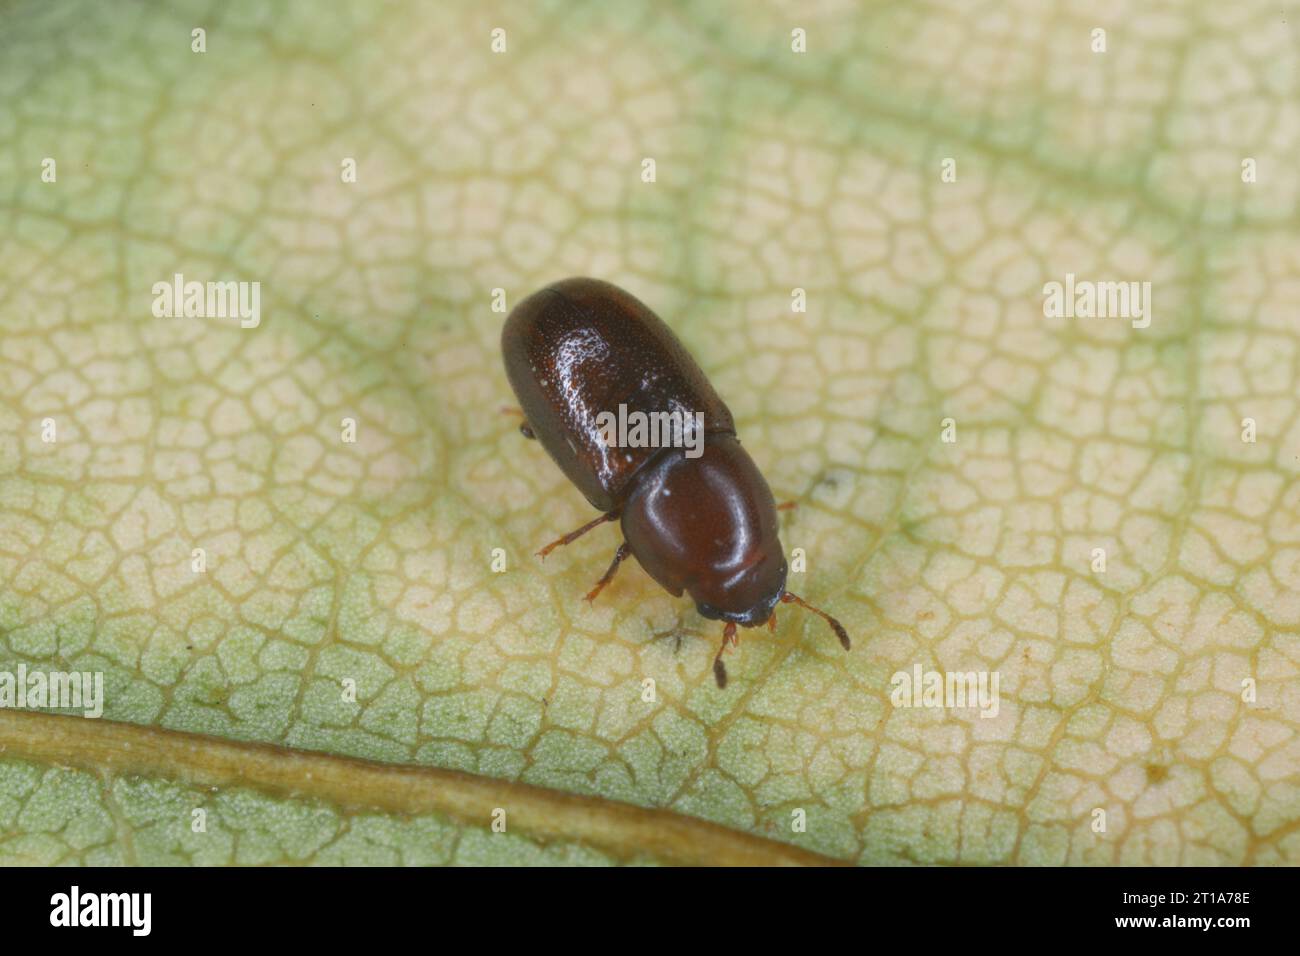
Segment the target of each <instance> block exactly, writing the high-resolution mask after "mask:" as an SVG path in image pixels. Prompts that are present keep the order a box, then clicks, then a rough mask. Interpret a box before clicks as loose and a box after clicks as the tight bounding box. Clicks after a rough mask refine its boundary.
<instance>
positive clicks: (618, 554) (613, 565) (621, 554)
mask: <svg viewBox="0 0 1300 956" xmlns="http://www.w3.org/2000/svg"><path fill="white" fill-rule="evenodd" d="M630 550H631V549H629V548H628V546H627V542H626V541H624V542H623V543H622V544H620V545H619V546H618V550H617V551H615V552H614V560H613V561H611V562H610V563H609V570H608V571H606V572H605V573H604V574H603V575H601V578H600V580H599V581H597V582H596V586H595V587H594V588H592V589H591V590H590V591H588V592H587V603H588V604H590V603H591V602H592V601H594V600H596V595H597V594H599V593H600V592H601V591H603V590H605V585H606V584H608V583H609V582H610V581H612V580H614V572H615V571H617V570H618V566H619V565H620V564H622V563H623V559H624V558H626V557H627V556H628V554H629V553H630Z"/></svg>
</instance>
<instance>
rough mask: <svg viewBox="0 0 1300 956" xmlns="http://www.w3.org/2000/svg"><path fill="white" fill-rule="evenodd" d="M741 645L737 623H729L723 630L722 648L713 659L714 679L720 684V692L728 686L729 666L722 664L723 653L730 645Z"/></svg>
mask: <svg viewBox="0 0 1300 956" xmlns="http://www.w3.org/2000/svg"><path fill="white" fill-rule="evenodd" d="M739 643H740V642H739V639H738V638H737V637H736V622H735V621H728V622H727V626H726V627H724V628H723V629H722V646H721V647H719V648H718V653H717V654H716V655H715V656H714V658H713V679H714V680H715V681H717V682H718V689H719V690H721V689H723V688H724V687H726V686H727V666H726V665H725V664H723V663H722V652H723V651H725V650H726V649H727V645H728V644H733V645H738V644H739Z"/></svg>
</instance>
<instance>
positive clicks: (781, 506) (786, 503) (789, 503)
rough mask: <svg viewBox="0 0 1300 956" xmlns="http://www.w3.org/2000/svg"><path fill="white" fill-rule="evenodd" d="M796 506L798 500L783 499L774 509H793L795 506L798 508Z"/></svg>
mask: <svg viewBox="0 0 1300 956" xmlns="http://www.w3.org/2000/svg"><path fill="white" fill-rule="evenodd" d="M798 507H799V502H797V501H783V502H781V503H780V504H779V505H777V506H776V510H777V511H794V509H795V508H798Z"/></svg>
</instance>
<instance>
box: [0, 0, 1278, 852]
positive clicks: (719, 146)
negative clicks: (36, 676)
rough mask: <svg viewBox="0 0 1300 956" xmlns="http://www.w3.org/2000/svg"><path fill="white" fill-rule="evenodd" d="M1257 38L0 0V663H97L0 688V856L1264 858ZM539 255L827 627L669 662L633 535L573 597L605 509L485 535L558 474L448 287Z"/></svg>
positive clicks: (684, 653) (552, 7)
mask: <svg viewBox="0 0 1300 956" xmlns="http://www.w3.org/2000/svg"><path fill="white" fill-rule="evenodd" d="M1097 26H1102V27H1105V28H1106V29H1107V30H1108V36H1107V40H1108V43H1107V46H1108V49H1107V51H1106V52H1104V53H1098V52H1094V51H1093V48H1092V45H1093V42H1094V41H1093V37H1092V30H1093V29H1094V27H1097ZM199 28H201V29H203V30H204V31H206V32H205V34H204V40H205V45H206V52H194V51H193V49H192V44H193V43H194V39H193V34H192V31H193V30H195V29H199ZM496 28H501V29H503V30H505V31H506V32H505V37H506V49H505V50H504V52H500V53H496V52H493V50H492V31H493V30H494V29H496ZM795 28H801V29H804V30H806V32H807V52H806V53H796V52H794V51H793V50H792V48H791V31H792V30H793V29H795ZM1298 68H1300V54H1298V53H1297V51H1296V49H1295V46H1294V44H1293V42H1292V41H1291V34H1290V27H1288V26H1287V25H1286V23H1285V22H1284V21H1283V19H1282V16H1281V14H1280V13H1278V11H1277V9H1276V7H1274V6H1269V5H1267V4H1263V3H1260V4H1249V3H1248V4H1246V5H1245V6H1242V5H1240V4H1238V5H1235V6H1232V7H1231V8H1228V7H1222V5H1216V4H1212V3H1208V2H1206V3H1199V4H1183V5H1179V6H1176V7H1173V8H1170V9H1168V10H1166V11H1163V12H1155V11H1151V12H1148V11H1145V10H1143V11H1132V12H1130V13H1128V14H1126V15H1125V17H1124V18H1122V19H1120V20H1118V21H1113V22H1106V23H1092V22H1091V21H1089V20H1088V19H1086V18H1080V17H1079V16H1077V15H1074V14H1071V15H1063V14H1062V13H1061V11H1059V10H1057V9H1056V8H1054V7H1047V6H1044V7H1043V8H1042V9H1041V10H1040V9H1036V8H1032V7H1030V8H1025V9H1022V10H1017V12H1016V13H1015V15H1014V16H1013V15H1010V14H1004V13H999V12H997V11H996V10H988V9H984V8H981V9H980V10H978V11H971V10H967V9H966V8H965V7H964V6H962V5H960V4H953V5H952V6H951V8H948V9H944V8H943V7H940V6H935V5H922V6H918V5H911V4H894V3H883V4H878V5H864V6H860V7H858V6H853V7H846V8H844V9H834V8H827V9H826V10H825V11H824V12H819V11H811V10H803V9H797V10H796V9H793V8H790V9H782V8H780V7H778V6H777V5H775V4H770V5H768V4H756V3H753V2H744V3H741V2H733V3H720V4H704V5H685V4H682V5H679V6H668V5H664V4H653V3H648V2H647V3H636V2H620V3H618V4H592V5H589V6H581V7H576V8H575V7H574V5H572V4H568V3H559V2H555V3H549V4H526V5H525V4H508V3H500V4H491V3H490V4H487V5H484V4H441V5H430V4H415V3H411V4H383V5H380V4H373V5H364V4H349V5H347V6H346V8H345V7H344V6H342V5H331V6H329V7H328V8H327V7H324V6H322V5H320V4H311V3H306V2H302V3H290V4H276V5H266V4H260V3H254V2H231V3H223V4H221V5H220V6H219V8H214V7H213V6H212V5H210V4H172V5H168V6H167V7H166V8H162V7H154V6H140V7H122V6H120V5H112V6H106V5H103V4H95V3H89V2H85V3H77V2H68V3H60V4H46V3H41V2H18V3H8V4H6V5H4V6H3V8H2V9H0V184H2V185H3V190H0V335H2V337H0V671H7V672H16V671H17V669H18V668H19V667H20V666H21V667H24V668H26V669H27V670H29V671H42V672H50V671H78V672H92V673H93V672H98V673H102V674H103V675H104V709H103V717H102V719H100V720H98V721H96V720H86V719H82V718H81V717H79V716H77V715H76V714H75V713H68V712H62V713H34V712H29V711H19V710H16V709H0V861H4V862H20V863H31V862H39V863H55V862H73V863H92V864H97V863H116V862H131V863H155V864H156V863H186V862H188V863H197V864H224V863H248V864H253V863H257V864H263V863H294V862H303V863H306V862H313V863H339V862H346V863H362V862H365V863H377V862H391V863H416V864H418V863H505V862H511V863H521V862H522V863H556V862H569V863H613V862H631V863H662V862H691V861H711V862H754V861H763V862H781V863H805V862H830V861H845V862H856V863H883V862H888V863H893V862H918V863H1017V864H1035V863H1080V864H1085V863H1086V864H1121V863H1122V864H1144V863H1184V864H1186V863H1226V864H1249V863H1291V864H1294V863H1297V862H1300V826H1297V821H1298V820H1300V735H1298V731H1300V695H1297V694H1296V690H1295V689H1296V686H1297V683H1296V677H1297V664H1298V662H1300V641H1298V640H1297V635H1300V557H1298V556H1300V544H1298V543H1300V481H1297V476H1298V475H1300V425H1298V424H1297V409H1296V403H1297V390H1296V361H1297V346H1298V344H1300V342H1298V336H1297V326H1296V322H1295V315H1296V310H1297V306H1298V305H1300V232H1298V231H1297V229H1296V227H1295V223H1294V215H1293V212H1294V205H1295V200H1296V196H1297V195H1298V194H1300V180H1298V178H1297V177H1298V173H1297V169H1296V167H1295V164H1294V162H1293V159H1294V155H1295V153H1296V137H1297V132H1296V131H1297V130H1300V122H1298V120H1300V115H1298V113H1297V111H1298V110H1300V107H1298V106H1297V104H1296V102H1295V98H1294V96H1292V95H1290V90H1291V83H1290V80H1289V77H1291V76H1292V75H1293V74H1294V73H1295V72H1296V70H1297V69H1298ZM646 158H653V159H654V160H655V169H656V176H655V181H654V182H653V183H648V182H644V181H643V179H642V169H643V165H642V161H643V160H644V159H646ZM1248 158H1250V159H1254V160H1255V161H1256V163H1257V167H1258V181H1256V182H1253V183H1247V182H1243V179H1242V167H1241V164H1242V162H1243V160H1245V159H1248ZM47 159H53V160H54V161H55V167H54V168H55V169H56V171H57V172H56V177H55V178H54V181H50V182H47V181H44V179H43V176H42V173H43V171H44V170H45V169H46V168H47V166H46V164H45V160H47ZM349 159H352V160H355V164H356V170H357V176H356V181H355V182H345V181H344V176H343V175H342V172H343V169H344V164H345V163H346V162H347V160H349ZM947 159H953V160H955V169H956V173H957V178H956V181H955V182H944V181H943V179H942V175H941V174H942V169H943V166H944V162H945V160H947ZM178 273H180V274H183V275H184V276H185V277H186V278H187V279H191V280H199V281H239V282H254V281H255V282H259V283H260V294H261V299H260V309H261V315H260V322H259V323H258V324H257V325H256V327H251V328H241V326H240V323H239V322H238V320H237V319H235V320H232V319H222V318H199V317H191V318H159V317H155V314H154V312H153V304H154V297H155V293H154V291H153V290H154V285H155V283H159V282H163V283H166V282H169V281H171V279H172V277H173V276H174V275H176V274H178ZM1067 273H1074V274H1077V275H1078V276H1079V277H1081V278H1089V279H1094V280H1104V281H1112V280H1113V281H1149V282H1151V284H1152V290H1153V291H1152V298H1151V310H1152V321H1151V323H1150V326H1149V327H1147V328H1134V327H1133V326H1132V324H1131V323H1130V322H1129V321H1128V320H1127V319H1121V318H1096V319H1074V318H1071V319H1059V318H1050V317H1047V316H1046V315H1045V314H1044V309H1043V298H1044V295H1043V286H1044V284H1045V283H1048V282H1052V281H1063V280H1064V277H1065V276H1066V274H1067ZM572 274H591V275H598V276H600V277H602V278H606V279H609V280H611V281H614V282H616V283H618V284H620V285H622V286H624V287H626V288H628V289H629V290H630V291H632V292H633V293H635V294H636V295H638V296H639V297H640V298H642V299H643V300H644V301H645V302H647V303H648V304H650V305H651V306H652V307H653V308H654V309H655V310H656V311H657V312H658V313H659V314H660V315H662V316H663V317H664V318H665V320H666V321H668V322H669V324H670V325H672V326H673V327H674V329H676V330H677V331H678V333H679V335H680V336H681V338H682V339H683V340H684V341H685V342H686V344H687V345H688V346H689V347H690V348H691V349H692V351H693V352H694V353H695V354H696V355H697V356H698V358H699V359H700V361H701V364H702V365H703V366H704V367H705V368H706V370H707V371H708V373H709V374H710V376H711V377H712V379H713V381H714V384H715V385H716V386H717V388H718V390H719V392H720V393H721V394H722V395H723V396H724V397H725V398H726V400H727V402H728V404H729V405H730V407H731V409H732V411H733V412H734V413H735V416H736V419H737V423H738V426H739V429H740V432H741V436H742V437H743V439H744V441H745V446H746V448H747V449H749V450H750V452H751V454H752V455H753V457H754V458H755V460H756V461H757V462H758V463H759V464H760V466H761V467H762V468H763V469H764V472H765V474H766V475H767V476H768V478H769V481H770V482H771V484H772V486H773V488H774V490H775V492H776V494H777V495H778V497H779V498H782V499H793V500H797V501H798V502H799V508H798V509H797V510H796V511H795V512H794V513H792V514H790V515H787V516H786V517H785V518H784V519H783V520H784V531H783V541H784V542H785V545H786V547H787V549H794V548H802V549H803V550H804V552H805V553H806V555H807V563H808V567H807V571H806V573H805V574H803V575H802V576H796V577H795V578H794V582H797V583H793V582H792V587H794V588H795V590H797V591H799V592H800V593H801V594H803V595H804V596H806V597H807V598H809V599H810V600H812V601H814V602H816V603H818V604H820V605H822V606H825V607H826V608H828V609H829V610H831V611H833V613H835V614H836V615H837V616H838V617H840V618H841V619H842V620H843V622H844V623H845V625H846V626H847V627H848V630H849V632H850V633H851V634H852V635H853V637H854V648H853V651H852V653H850V654H845V653H844V652H843V651H842V649H841V648H840V647H839V645H838V643H837V642H836V641H835V639H834V637H833V636H832V635H831V634H830V633H829V632H828V631H827V630H826V629H825V628H824V627H823V626H822V624H821V622H820V621H818V620H817V619H816V618H813V617H811V616H807V615H801V614H800V613H798V612H797V611H795V610H792V609H784V608H783V609H782V611H781V613H780V624H779V627H778V628H777V631H776V633H775V634H768V633H767V632H766V631H765V630H756V631H747V632H744V633H743V634H742V643H741V647H740V650H739V652H733V653H732V654H731V656H730V657H729V659H728V661H729V670H730V673H731V682H730V684H729V686H728V688H727V690H726V691H722V692H720V691H719V690H717V688H716V687H715V686H714V684H713V680H712V676H711V671H710V662H711V660H712V657H713V654H714V651H715V650H716V647H717V641H718V639H719V633H718V628H717V627H716V626H715V625H714V624H712V623H710V622H705V621H702V620H701V619H700V618H699V616H698V615H697V614H696V613H695V612H694V610H693V609H692V608H691V607H690V606H689V604H688V602H686V601H684V600H676V599H673V598H671V597H670V596H669V595H667V594H665V593H664V592H663V591H662V590H660V589H659V588H657V587H656V586H655V585H654V584H653V582H651V581H650V580H649V579H648V578H647V577H646V576H645V575H644V573H643V572H642V571H641V570H640V569H639V568H637V567H636V565H635V563H634V562H629V563H628V564H627V565H626V566H625V567H624V569H623V570H622V571H621V572H620V574H619V576H618V577H617V578H616V580H615V581H614V583H613V584H612V585H611V586H610V587H609V588H607V589H606V590H605V592H604V593H602V594H601V596H600V598H599V599H598V600H597V601H596V603H595V604H594V605H593V606H591V607H588V606H587V605H586V604H585V603H584V602H583V601H582V595H583V594H584V593H585V592H586V591H587V590H588V589H589V588H590V586H591V584H592V583H593V582H594V581H595V579H596V578H597V577H599V575H600V574H601V573H602V572H603V571H604V569H605V567H606V565H607V563H608V560H609V558H610V556H611V555H612V553H613V551H614V548H615V547H616V546H617V543H618V538H617V531H616V529H615V528H614V527H613V526H610V527H605V528H602V529H600V530H597V531H593V532H592V533H591V534H589V535H587V536H586V537H584V538H583V539H581V541H579V542H577V543H575V544H573V545H571V546H569V547H567V548H565V549H562V550H561V551H560V552H557V553H555V554H553V555H552V556H551V558H550V559H548V560H547V562H546V563H545V564H543V563H541V562H540V561H538V560H537V559H536V558H535V557H534V556H533V552H534V551H535V550H536V549H537V548H538V547H539V546H540V545H542V544H544V543H545V542H547V541H549V540H551V539H553V538H554V537H556V536H557V535H559V534H561V533H564V532H566V531H569V530H571V529H573V528H574V527H577V526H578V525H580V524H582V523H583V522H584V521H586V520H588V519H589V518H590V517H592V513H591V510H590V508H589V507H588V506H587V504H586V503H585V501H584V500H583V499H582V498H581V496H580V495H579V494H578V493H577V492H576V490H574V489H573V488H571V487H570V486H569V485H568V484H567V483H566V482H565V481H564V480H563V478H562V476H561V475H560V473H559V471H558V469H557V468H555V467H554V466H553V465H552V464H551V463H550V462H549V461H548V460H547V459H546V458H545V456H544V454H543V453H542V452H541V450H540V449H539V448H538V447H537V446H536V444H534V443H530V442H527V441H525V440H524V439H522V438H521V437H520V436H519V434H518V432H517V430H516V428H515V425H516V422H515V421H514V420H512V419H511V417H510V416H508V415H503V414H501V413H500V412H499V408H500V406H502V405H509V404H511V402H512V398H511V396H510V393H509V389H508V387H507V385H506V382H505V376H504V374H503V371H502V368H501V362H500V356H499V345H498V337H499V332H500V326H501V323H502V321H503V318H504V316H503V315H501V314H500V313H498V312H494V311H493V310H492V302H493V291H492V290H494V289H502V290H504V292H505V296H506V300H507V304H508V305H511V306H512V305H514V304H515V303H517V302H518V301H519V300H520V299H522V298H523V297H524V296H525V295H527V294H528V293H529V292H531V291H533V290H534V289H536V288H538V287H540V286H541V285H543V284H545V283H547V282H549V281H553V280H555V279H557V278H560V277H563V276H566V275H572ZM796 288H798V289H803V290H805V292H806V295H807V300H808V308H807V311H806V312H795V311H792V308H791V302H792V290H794V289H796ZM346 419H351V420H353V421H354V422H355V428H356V441H355V442H348V441H345V440H343V431H344V429H345V424H344V420H346ZM946 419H951V420H952V424H953V428H954V429H955V436H956V441H955V442H945V441H943V440H942V430H943V428H944V424H943V423H944V421H945V420H946ZM1243 419H1252V420H1253V421H1254V422H1255V423H1256V428H1257V434H1256V436H1255V440H1254V441H1253V442H1250V441H1243V428H1244V427H1245V426H1244V425H1243ZM50 422H52V423H53V428H54V432H55V435H56V440H55V441H52V442H51V441H45V440H43V438H44V437H46V435H47V432H48V428H49V423H50ZM1098 548H1100V549H1104V550H1105V552H1106V570H1105V571H1104V572H1103V571H1098V570H1095V569H1094V568H1095V564H1096V557H1095V549H1098ZM195 549H202V551H203V553H204V556H205V560H206V570H204V571H201V572H196V571H195V570H194V561H195V557H194V551H195ZM494 549H501V551H502V552H503V553H504V556H505V560H506V568H505V570H504V571H503V572H500V573H498V572H495V571H494V570H493V568H492V564H493V552H494ZM918 666H919V667H921V668H922V669H923V670H924V671H926V672H930V671H936V672H952V673H956V672H989V673H996V674H997V675H998V677H999V680H1000V698H999V702H998V708H997V715H996V716H991V717H981V716H980V715H979V712H978V711H977V710H974V709H971V708H960V709H958V708H932V707H920V708H910V707H899V706H895V702H894V701H893V700H891V693H892V692H893V691H894V690H895V687H896V681H895V680H894V678H895V675H896V674H898V673H900V672H902V673H906V674H911V673H913V669H914V668H915V667H918ZM647 679H652V680H653V681H654V699H653V701H647V700H645V699H644V698H645V696H646V694H645V688H646V686H647V685H646V684H645V683H644V682H645V681H646V680H647ZM350 682H351V683H350ZM353 685H354V686H355V700H352V699H350V697H351V695H350V693H349V691H348V688H349V687H351V686H353ZM1244 685H1248V686H1249V687H1250V688H1253V693H1251V692H1248V690H1247V689H1245V687H1244ZM196 811H202V812H201V813H196ZM496 811H504V821H505V832H495V831H494V829H493V822H494V820H498V819H499V818H500V816H499V814H497V812H496ZM1098 811H1104V820H1105V828H1104V830H1099V829H1098V828H1097V822H1098V819H1099V817H1098ZM801 819H802V820H803V821H805V823H806V826H804V827H803V828H800V827H798V826H796V824H797V823H798V822H799V821H800V820H801ZM200 823H201V825H200Z"/></svg>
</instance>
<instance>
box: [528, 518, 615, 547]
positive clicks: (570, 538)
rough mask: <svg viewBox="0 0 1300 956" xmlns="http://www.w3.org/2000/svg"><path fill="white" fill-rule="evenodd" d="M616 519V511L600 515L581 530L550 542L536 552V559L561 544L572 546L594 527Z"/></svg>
mask: <svg viewBox="0 0 1300 956" xmlns="http://www.w3.org/2000/svg"><path fill="white" fill-rule="evenodd" d="M617 517H618V511H617V509H616V510H614V511H611V512H609V513H608V514H603V515H601V516H600V517H599V518H593V519H592V520H591V521H588V522H587V523H586V524H584V525H583V526H582V527H581V528H579V529H578V530H577V531H570V532H569V533H568V534H566V535H565V536H564V537H563V538H560V539H559V540H557V541H552V542H551V543H550V544H548V545H547V546H546V547H544V548H542V550H540V551H538V552H537V555H538V557H541V558H545V557H546V556H547V555H548V554H550V553H551V552H552V551H554V550H555V549H556V548H558V547H559V546H560V545H562V544H573V542H575V541H577V540H578V539H579V538H581V537H582V536H583V535H584V534H586V533H587V532H588V531H590V530H591V529H592V528H594V527H596V526H597V525H602V524H604V523H605V522H606V521H613V520H614V519H615V518H617Z"/></svg>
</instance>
